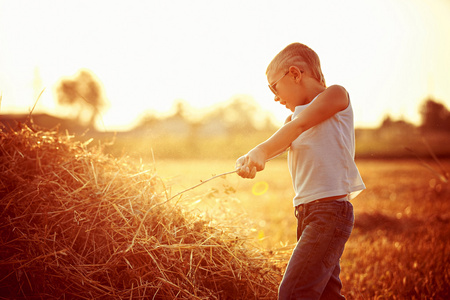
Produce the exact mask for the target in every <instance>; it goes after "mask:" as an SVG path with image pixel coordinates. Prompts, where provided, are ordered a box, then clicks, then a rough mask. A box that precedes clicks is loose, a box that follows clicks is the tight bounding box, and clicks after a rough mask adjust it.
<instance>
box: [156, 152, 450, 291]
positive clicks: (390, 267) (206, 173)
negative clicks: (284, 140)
mask: <svg viewBox="0 0 450 300" xmlns="http://www.w3.org/2000/svg"><path fill="white" fill-rule="evenodd" d="M441 162H442V164H443V165H444V168H445V169H446V170H450V161H448V160H447V161H441ZM427 163H428V164H429V166H431V168H432V169H433V170H434V171H432V170H430V169H429V168H427V167H425V166H424V165H422V163H421V162H420V161H419V160H360V161H357V164H358V167H359V169H360V172H361V174H362V177H363V179H364V181H365V183H366V186H367V190H365V191H364V192H363V193H361V194H360V195H359V196H358V197H357V198H356V199H355V200H353V205H354V208H355V219H356V223H355V229H354V231H353V233H352V236H351V237H350V240H349V241H348V243H347V246H346V250H345V252H344V255H343V257H342V261H341V264H342V274H341V278H342V280H343V283H344V288H343V293H344V294H345V295H346V296H347V297H348V298H349V299H448V298H449V297H450V288H449V285H450V249H449V248H448V243H449V237H450V191H449V187H448V183H445V182H442V181H441V180H440V179H439V175H437V173H439V172H440V171H439V170H440V168H439V166H438V165H437V164H436V163H435V162H433V161H428V162H427ZM154 167H155V168H156V171H157V174H158V175H159V176H160V177H161V178H163V179H164V180H165V181H166V182H167V186H168V187H170V190H171V193H172V195H175V194H176V193H178V192H180V191H183V190H185V189H188V188H190V187H191V186H194V185H196V184H199V183H200V182H201V180H206V179H208V178H210V177H212V176H214V175H216V174H221V173H225V172H228V171H231V170H233V168H234V161H232V160H218V161H213V160H188V161H183V160H162V161H156V162H155V163H154ZM435 172H436V173H435ZM292 196H293V191H292V185H291V182H290V177H289V173H288V171H287V166H286V161H285V160H283V159H278V160H275V161H272V162H269V163H268V164H267V166H266V169H265V170H264V171H263V172H260V173H258V174H257V176H256V178H255V179H253V180H245V179H241V178H239V177H238V176H237V175H235V174H231V175H227V176H226V177H219V178H217V179H214V180H213V181H210V182H207V183H205V184H203V185H201V186H199V187H197V188H195V189H193V190H190V191H188V192H186V193H184V194H183V195H182V196H181V197H179V198H177V199H176V200H177V201H180V203H182V204H183V205H185V206H187V207H191V208H192V210H198V211H199V213H203V214H207V215H209V216H210V217H212V218H217V219H222V218H224V217H225V218H226V217H228V216H230V212H231V215H233V214H235V215H238V216H240V217H239V218H240V219H241V220H245V222H246V223H250V224H252V226H251V231H252V235H253V237H254V238H255V239H256V240H257V241H258V243H259V244H260V245H261V246H262V247H264V248H267V249H277V248H282V247H292V245H293V243H295V228H296V219H295V217H294V214H293V209H292V202H291V199H292ZM174 201H175V199H174Z"/></svg>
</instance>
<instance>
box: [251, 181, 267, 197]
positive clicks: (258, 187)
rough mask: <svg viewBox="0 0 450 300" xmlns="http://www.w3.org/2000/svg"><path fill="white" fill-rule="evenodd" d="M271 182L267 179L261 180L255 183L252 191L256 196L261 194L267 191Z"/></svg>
mask: <svg viewBox="0 0 450 300" xmlns="http://www.w3.org/2000/svg"><path fill="white" fill-rule="evenodd" d="M268 189H269V184H268V183H267V182H265V181H259V182H257V183H255V184H254V185H253V188H252V193H253V195H255V196H261V195H263V194H265V193H266V192H267V190H268Z"/></svg>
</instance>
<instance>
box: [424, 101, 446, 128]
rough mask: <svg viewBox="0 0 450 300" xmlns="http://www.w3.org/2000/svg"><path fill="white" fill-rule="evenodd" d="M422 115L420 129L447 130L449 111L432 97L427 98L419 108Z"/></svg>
mask: <svg viewBox="0 0 450 300" xmlns="http://www.w3.org/2000/svg"><path fill="white" fill-rule="evenodd" d="M420 114H421V115H422V126H421V127H422V130H424V131H448V130H450V112H449V111H448V110H447V108H446V107H445V106H444V105H443V104H441V103H438V102H436V101H434V100H433V99H432V98H428V99H427V100H426V101H425V102H424V104H423V105H422V107H421V109H420Z"/></svg>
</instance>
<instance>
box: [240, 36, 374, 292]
mask: <svg viewBox="0 0 450 300" xmlns="http://www.w3.org/2000/svg"><path fill="white" fill-rule="evenodd" d="M266 76H267V80H268V82H269V88H270V89H271V90H272V92H273V93H274V94H275V101H277V102H279V103H280V104H282V105H285V106H286V108H287V109H289V110H291V111H292V113H293V114H292V115H290V116H289V117H288V118H287V119H286V122H285V124H284V126H283V127H281V128H280V129H279V130H278V131H277V132H276V133H275V134H274V135H272V137H270V138H269V139H268V140H266V141H265V142H263V143H261V144H259V145H258V146H256V147H255V148H253V149H252V150H251V151H250V152H248V153H247V154H246V155H244V156H242V157H240V158H239V159H238V160H237V161H236V169H237V170H238V172H237V173H238V174H239V175H240V176H241V177H243V178H254V177H255V175H256V172H257V171H262V170H263V169H264V166H265V163H266V161H267V160H269V159H271V158H273V157H275V156H277V155H279V154H280V153H283V152H284V151H285V150H287V149H288V148H289V154H288V163H289V171H290V173H291V176H292V182H293V185H294V190H295V197H294V200H293V202H294V207H295V216H296V217H297V245H296V247H295V249H294V251H293V253H292V256H291V258H290V260H289V263H288V266H287V268H286V271H285V274H284V277H283V280H282V282H281V284H280V288H279V291H278V292H279V299H345V297H344V296H342V295H341V293H340V291H341V288H342V283H341V281H340V279H339V273H340V265H339V259H340V257H341V256H342V253H343V251H344V246H345V243H346V242H347V240H348V238H349V237H350V233H351V231H352V229H353V222H354V218H353V206H352V204H351V203H350V201H349V200H350V199H352V198H354V197H355V196H356V194H357V193H359V192H360V191H362V190H363V189H365V186H364V183H363V181H362V179H361V176H360V174H359V172H358V169H357V167H356V165H355V162H354V154H355V153H354V151H355V150H354V147H355V141H354V127H353V111H352V107H351V104H350V100H349V96H348V93H347V91H346V90H345V89H344V88H343V87H341V86H338V85H334V86H330V87H328V88H327V87H326V85H325V79H324V76H323V74H322V70H321V67H320V61H319V57H318V56H317V54H316V53H315V52H314V51H313V50H312V49H310V48H309V47H307V46H305V45H303V44H300V43H293V44H290V45H288V46H287V47H286V48H285V49H283V50H282V51H281V52H280V53H278V54H277V55H276V56H275V58H274V59H273V60H272V62H271V63H270V64H269V66H268V68H267V71H266Z"/></svg>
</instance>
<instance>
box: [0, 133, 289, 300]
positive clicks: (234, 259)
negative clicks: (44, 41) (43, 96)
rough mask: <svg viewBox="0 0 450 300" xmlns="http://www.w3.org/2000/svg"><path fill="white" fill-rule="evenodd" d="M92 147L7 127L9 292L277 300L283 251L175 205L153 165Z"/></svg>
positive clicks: (1, 174)
mask: <svg viewBox="0 0 450 300" xmlns="http://www.w3.org/2000/svg"><path fill="white" fill-rule="evenodd" d="M87 144H88V143H84V144H83V143H80V142H74V141H73V138H72V137H70V136H67V135H61V134H58V133H57V132H53V131H43V130H36V129H34V127H33V126H30V127H28V126H25V125H21V126H20V127H19V128H18V129H17V130H16V131H5V130H2V131H1V132H0V198H1V200H0V222H1V223H0V224H1V227H0V236H1V238H0V258H1V262H0V291H1V293H2V294H1V296H2V297H3V298H45V299H48V298H67V299H72V298H75V299H93V298H95V299H110V298H117V299H122V298H127V299H131V298H133V299H139V298H145V299H149V298H150V299H175V298H176V299H273V298H276V291H277V287H278V283H279V281H280V280H281V273H282V266H281V264H280V263H279V261H280V260H279V259H278V258H277V257H278V256H279V255H283V254H282V253H274V252H271V251H264V250H261V249H260V248H258V247H257V246H255V245H253V244H251V243H250V242H249V240H248V237H247V235H246V231H245V230H243V227H244V225H242V226H239V225H238V226H234V227H230V226H227V225H226V224H221V223H218V222H213V221H212V220H210V219H206V218H200V217H199V216H198V215H195V214H193V213H191V212H189V211H186V209H184V207H182V206H181V205H179V204H177V203H176V202H175V201H176V199H174V200H172V201H169V202H166V201H165V200H166V199H168V198H169V197H170V195H168V189H167V188H166V187H165V186H164V183H162V182H161V181H160V180H159V178H158V176H156V173H155V172H154V170H152V169H150V170H144V169H142V167H141V166H139V165H134V164H133V163H131V162H130V160H128V159H126V158H121V159H116V158H113V157H109V156H106V155H104V154H102V150H101V147H97V148H92V149H88V145H87ZM233 221H236V220H235V219H234V220H233Z"/></svg>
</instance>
